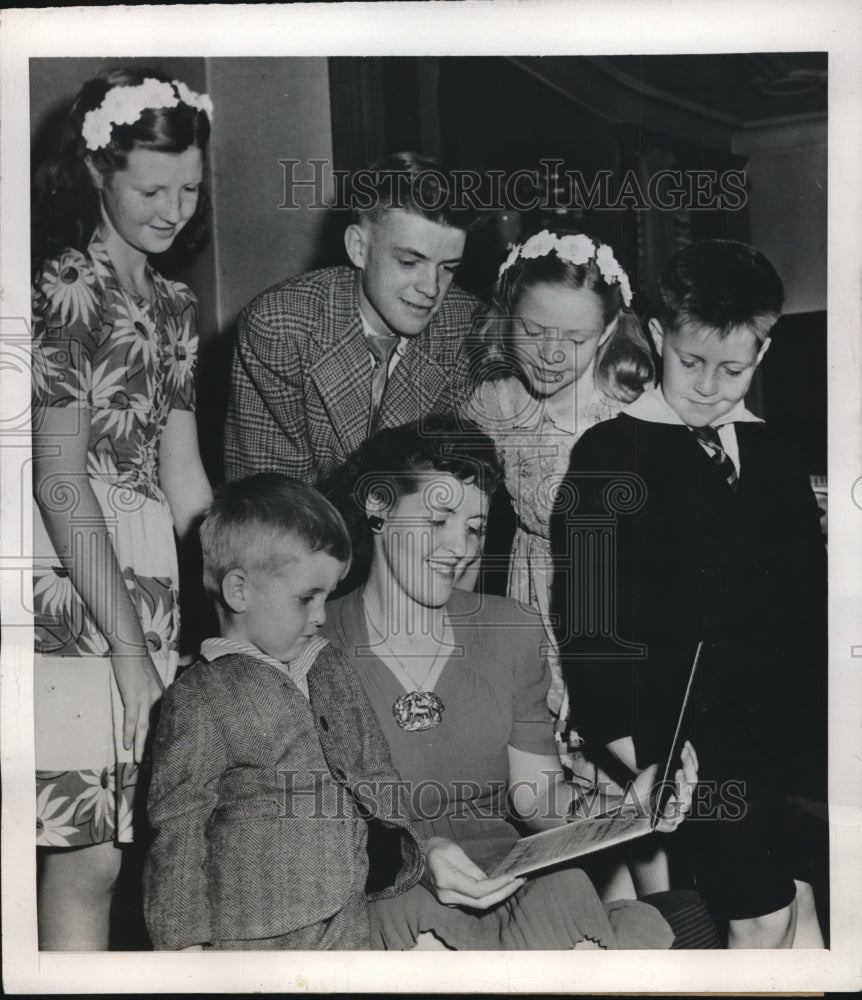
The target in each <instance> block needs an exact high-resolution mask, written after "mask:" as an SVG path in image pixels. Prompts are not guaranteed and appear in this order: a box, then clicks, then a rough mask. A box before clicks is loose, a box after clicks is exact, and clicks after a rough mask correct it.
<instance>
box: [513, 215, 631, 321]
mask: <svg viewBox="0 0 862 1000" xmlns="http://www.w3.org/2000/svg"><path fill="white" fill-rule="evenodd" d="M549 253H555V254H556V255H557V256H558V257H559V258H560V260H566V261H568V262H569V263H570V264H586V263H587V262H588V261H590V260H592V259H593V258H594V257H595V261H596V266H597V267H598V269H599V271H600V272H601V275H602V277H603V278H604V279H605V281H606V282H607V283H608V284H609V285H612V284H613V283H614V282H616V283H617V284H618V285H619V286H620V295H621V296H622V300H623V305H624V306H625V307H626V308H628V307H629V306H630V305H631V303H632V286H631V284H630V283H629V276H628V275H627V274H626V272H625V271H624V270H623V269H622V267H621V266H620V263H619V261H618V260H617V259H616V257H614V252H613V250H611V248H610V247H609V246H608V245H607V243H600V244H599V246H598V247H597V246H596V245H595V244H594V243H593V241H592V240H591V239H590V238H589V236H584V235H583V234H581V233H579V234H578V235H577V236H557V235H556V233H552V232H551V231H550V230H549V229H543V230H542V231H541V232H538V233H536V234H535V235H534V236H531V237H530V238H529V239H528V240H527V241H526V243H518V244H516V245H515V246H513V247H512V249H511V250H510V251H509V256H508V257H507V258H506V260H505V261H504V262H503V263H502V264H501V265H500V271H499V273H498V275H497V277H498V278H502V277H503V274H504V273H505V272H506V271H507V270H508V269H509V268H510V267H511V266H512V265H513V264H514V263H515V261H516V260H518V258H519V257H520V258H522V259H524V260H528V259H532V258H534V257H545V256H547V255H548V254H549Z"/></svg>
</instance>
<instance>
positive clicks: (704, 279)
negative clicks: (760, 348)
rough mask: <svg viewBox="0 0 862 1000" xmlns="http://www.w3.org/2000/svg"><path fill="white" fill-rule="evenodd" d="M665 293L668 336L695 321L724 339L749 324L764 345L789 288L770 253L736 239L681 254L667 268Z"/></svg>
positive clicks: (663, 316)
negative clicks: (771, 261)
mask: <svg viewBox="0 0 862 1000" xmlns="http://www.w3.org/2000/svg"><path fill="white" fill-rule="evenodd" d="M660 289H661V307H660V312H659V319H660V321H661V323H662V325H663V326H664V327H665V331H666V332H673V331H675V330H678V329H679V328H680V327H681V326H682V325H683V324H685V323H693V324H695V325H697V326H700V327H707V328H709V329H711V330H715V331H716V332H717V333H718V334H719V336H722V337H725V336H727V335H728V334H729V333H730V332H731V331H732V330H734V329H735V328H737V327H740V326H747V327H750V328H751V329H752V330H753V332H754V334H755V336H756V337H757V338H758V340H760V341H763V340H765V339H766V337H767V336H768V335H769V331H770V329H771V328H772V326H773V324H774V323H775V321H776V320H777V319H778V317H779V316H780V315H781V309H782V307H783V306H784V285H783V284H782V281H781V278H779V277H778V274H777V272H776V270H775V268H774V267H773V266H772V264H771V263H770V262H769V260H768V259H767V257H766V255H765V254H763V253H761V252H760V250H757V249H756V248H755V247H752V246H749V245H748V244H747V243H738V242H736V241H735V240H702V241H701V242H699V243H694V244H692V245H691V246H689V247H686V248H685V249H684V250H680V251H679V253H677V254H675V255H674V256H673V257H671V259H670V260H669V261H668V262H667V264H666V265H665V268H664V272H663V273H662V277H661V284H660Z"/></svg>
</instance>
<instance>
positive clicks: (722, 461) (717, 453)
mask: <svg viewBox="0 0 862 1000" xmlns="http://www.w3.org/2000/svg"><path fill="white" fill-rule="evenodd" d="M692 430H693V431H694V436H695V437H696V438H697V439H698V441H700V443H701V444H703V445H705V446H706V448H707V450H708V451H709V454H710V457H711V458H712V460H713V462H714V463H715V465H716V468H718V469H719V470H720V471H721V473H722V474H723V475H724V478H725V479H726V480H727V485H728V486H729V487H730V488H731V489H732V490H733V492H734V493H736V491H737V489H738V488H739V476H738V475H737V474H736V466H735V465H734V464H733V459H732V458H731V457H730V456H729V455H728V454H727V452H726V451H725V450H724V448H722V446H721V438H720V437H719V436H718V431H717V430H716V429H715V428H714V427H693V428H692Z"/></svg>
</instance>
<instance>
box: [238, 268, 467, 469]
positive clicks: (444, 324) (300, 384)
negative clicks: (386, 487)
mask: <svg viewBox="0 0 862 1000" xmlns="http://www.w3.org/2000/svg"><path fill="white" fill-rule="evenodd" d="M477 306H478V300H477V299H475V298H474V297H473V296H472V295H469V294H468V293H467V292H464V291H462V290H461V289H460V288H456V287H455V286H454V285H453V286H451V287H450V289H449V292H448V294H447V295H446V298H445V299H444V301H443V304H442V306H441V307H440V310H439V312H438V313H437V315H436V316H435V317H434V319H433V320H432V321H431V323H430V324H429V326H428V328H427V329H426V330H424V331H423V332H422V333H421V334H419V335H418V336H416V337H411V338H410V340H409V342H408V344H407V347H406V349H405V350H404V354H403V356H402V357H401V359H400V360H399V362H398V364H397V366H396V367H395V370H394V371H393V373H392V377H391V378H390V380H389V382H388V383H387V386H386V392H385V394H384V397H383V404H382V406H381V410H380V415H379V418H378V423H377V426H378V427H381V428H382V427H395V426H397V425H398V424H403V423H407V422H408V421H411V420H417V419H418V418H419V417H421V416H424V415H426V414H429V413H453V412H455V411H457V410H458V409H459V407H460V406H461V404H462V403H463V402H464V401H465V400H466V398H467V396H468V395H469V389H470V386H469V371H468V367H469V366H468V360H467V356H466V352H465V349H464V343H465V340H466V338H467V335H468V333H469V332H470V324H471V322H472V318H473V314H474V312H475V311H476V308H477ZM370 405H371V364H370V361H369V353H368V348H367V346H366V340H365V335H364V332H363V328H362V320H361V317H360V313H359V299H358V295H357V290H356V275H355V272H354V270H353V269H352V268H349V267H334V268H327V269H324V270H321V271H311V272H309V273H307V274H301V275H299V276H298V277H295V278H290V279H288V280H287V281H284V282H282V283H281V284H278V285H275V286H274V287H272V288H270V289H269V290H268V291H266V292H263V293H262V294H261V295H259V296H258V297H257V298H256V299H254V301H253V302H251V304H250V305H249V306H247V307H246V309H245V310H244V312H243V313H242V315H241V317H240V320H239V331H238V337H237V344H236V352H235V355H234V361H233V370H232V375H231V398H230V403H229V407H228V414H227V423H226V426H225V472H226V475H227V478H228V479H238V478H240V477H242V476H247V475H251V474H252V473H255V472H266V471H276V472H283V473H285V474H287V475H290V476H295V477H296V478H297V479H301V480H303V482H306V483H309V484H312V485H313V484H314V483H316V482H317V481H318V480H319V479H320V478H321V477H322V476H324V475H326V474H327V473H329V472H331V471H332V470H333V469H334V468H336V467H337V466H339V465H340V464H341V463H342V462H343V461H344V459H345V458H347V456H348V455H349V454H350V453H351V452H352V451H354V450H355V449H356V448H357V447H358V446H359V445H360V444H362V442H363V441H364V440H365V436H366V431H367V425H368V416H369V410H370Z"/></svg>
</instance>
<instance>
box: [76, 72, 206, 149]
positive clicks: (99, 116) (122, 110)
mask: <svg viewBox="0 0 862 1000" xmlns="http://www.w3.org/2000/svg"><path fill="white" fill-rule="evenodd" d="M180 102H182V103H183V104H188V105H189V107H191V108H195V109H196V110H197V111H205V112H206V114H207V116H208V117H209V119H210V122H212V117H213V102H212V101H211V100H210V97H209V94H196V93H195V92H194V91H193V90H192V89H191V88H189V87H188V86H187V85H186V84H184V83H183V82H182V80H174V81H173V82H172V83H164V82H162V81H161V80H156V79H154V78H153V77H151V76H148V77H146V79H145V80H144V82H143V83H141V84H138V85H137V86H134V87H112V88H111V89H110V90H109V91H108V93H107V94H105V98H104V100H103V101H102V103H101V104H100V105H99V106H98V108H94V109H93V110H92V111H88V112H87V113H86V115H84V124H83V126H82V127H81V135H83V137H84V142H85V143H86V145H87V149H93V150H95V149H101V148H102V147H103V146H107V145H108V143H109V142H110V141H111V129H112V128H113V127H114V126H115V125H133V124H134V123H135V122H136V121H137V120H138V119H139V118H140V117H141V115H142V114H143V112H144V111H145V110H146V109H147V108H175V107H176V106H177V105H178V104H179V103H180Z"/></svg>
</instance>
